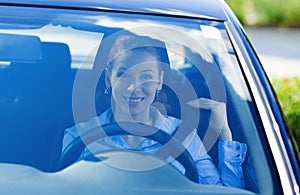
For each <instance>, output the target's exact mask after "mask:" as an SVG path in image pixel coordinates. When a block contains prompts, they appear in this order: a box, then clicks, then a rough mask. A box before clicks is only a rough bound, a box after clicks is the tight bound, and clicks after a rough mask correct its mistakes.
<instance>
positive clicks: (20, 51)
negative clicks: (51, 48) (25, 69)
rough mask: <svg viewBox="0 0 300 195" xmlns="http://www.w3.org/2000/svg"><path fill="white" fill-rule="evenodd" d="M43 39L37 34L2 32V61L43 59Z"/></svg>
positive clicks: (28, 61)
mask: <svg viewBox="0 0 300 195" xmlns="http://www.w3.org/2000/svg"><path fill="white" fill-rule="evenodd" d="M41 58H42V50H41V40H40V38H39V37H37V36H30V35H17V34H2V33H1V34H0V62H2V63H5V62H7V63H11V62H27V63H31V62H36V61H38V60H41Z"/></svg>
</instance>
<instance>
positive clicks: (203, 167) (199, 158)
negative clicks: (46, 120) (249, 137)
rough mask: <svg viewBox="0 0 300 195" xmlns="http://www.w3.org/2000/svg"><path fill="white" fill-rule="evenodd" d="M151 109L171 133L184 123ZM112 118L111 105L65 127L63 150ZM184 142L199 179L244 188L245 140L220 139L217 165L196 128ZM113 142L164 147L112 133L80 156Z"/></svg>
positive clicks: (161, 126) (141, 147)
mask: <svg viewBox="0 0 300 195" xmlns="http://www.w3.org/2000/svg"><path fill="white" fill-rule="evenodd" d="M151 113H152V114H153V115H155V116H156V117H155V118H156V120H155V125H154V126H155V127H157V128H158V129H161V130H163V131H165V132H167V133H168V134H173V133H174V132H175V131H176V129H177V127H178V126H179V125H180V124H181V120H180V119H177V118H174V117H171V116H163V115H162V114H161V113H160V112H159V111H158V110H157V109H155V108H152V109H151ZM111 118H112V110H111V109H108V110H107V111H105V112H104V113H103V114H101V115H100V116H97V117H94V118H92V119H90V120H89V121H88V122H85V123H80V124H77V125H75V126H73V127H71V128H68V129H66V130H65V134H64V139H63V150H64V149H65V148H66V147H67V146H68V144H69V143H71V142H72V141H73V140H74V139H75V138H77V137H78V136H79V135H80V134H82V133H84V132H85V131H87V130H89V129H92V128H94V127H97V126H100V125H103V124H108V123H111ZM182 144H183V145H184V146H185V147H186V148H187V150H188V151H189V153H190V154H191V156H192V158H193V159H194V162H195V164H196V167H197V170H198V175H199V183H201V184H210V185H225V186H231V187H237V188H244V185H245V184H244V174H243V169H242V163H243V162H244V160H245V156H246V152H247V146H246V144H243V143H239V142H237V141H218V154H219V168H217V167H216V166H215V164H214V163H213V162H212V159H211V157H210V156H209V155H208V154H207V152H206V150H205V148H204V145H203V143H202V141H201V139H200V137H199V136H198V134H197V130H196V129H193V130H192V131H191V132H189V134H188V136H186V137H185V139H184V140H183V142H182ZM112 146H114V147H119V148H124V149H129V150H132V149H134V150H135V151H144V152H154V151H156V150H157V149H159V148H160V147H161V144H160V143H157V142H156V141H154V140H150V139H144V140H143V141H141V143H139V144H138V145H136V146H135V148H132V146H130V145H128V143H127V142H126V141H125V140H124V139H123V137H122V136H119V135H118V136H111V137H106V138H103V139H101V140H98V141H97V142H95V143H93V144H90V145H89V147H88V148H85V150H84V151H83V152H82V154H81V155H80V157H79V159H78V160H81V159H84V158H85V157H86V156H89V155H91V154H96V153H97V152H99V151H105V150H109V149H111V147H112ZM171 163H172V164H173V165H174V166H175V167H176V168H177V169H178V170H180V171H181V172H182V173H184V172H185V169H184V167H183V166H182V165H181V164H180V163H178V162H177V161H172V162H171Z"/></svg>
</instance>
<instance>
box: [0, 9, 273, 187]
mask: <svg viewBox="0 0 300 195" xmlns="http://www.w3.org/2000/svg"><path fill="white" fill-rule="evenodd" d="M15 9H16V10H17V8H15ZM19 13H22V14H23V15H25V16H26V17H24V16H22V17H21V16H20V14H19ZM8 18H9V19H8ZM35 18H38V20H36V19H35ZM162 18H163V17H161V18H159V19H157V17H153V16H144V15H131V14H119V13H102V12H84V11H78V10H77V11H76V12H75V11H71V10H69V11H62V10H55V9H53V10H51V11H49V13H48V14H45V13H44V12H39V9H37V8H35V9H30V8H27V9H24V10H22V11H21V10H19V11H14V12H11V10H9V9H8V10H6V11H5V12H3V13H1V14H0V41H1V43H0V85H1V89H2V90H1V96H0V107H1V108H0V109H1V110H2V111H1V118H2V119H1V122H0V129H1V131H2V136H1V141H0V147H1V148H8V149H6V150H5V151H3V154H2V155H1V157H0V161H1V162H10V163H17V164H24V165H29V166H32V167H35V168H37V169H40V170H42V171H46V172H54V171H56V163H57V162H58V161H59V158H60V155H61V153H62V152H63V151H64V149H65V147H66V144H69V143H71V141H72V140H73V139H74V138H75V135H77V136H80V135H81V134H83V133H85V132H86V131H87V130H89V129H91V128H93V127H95V124H96V125H99V123H100V124H101V122H99V121H101V120H103V121H106V120H107V121H108V122H107V121H106V122H107V123H109V122H112V121H113V122H118V120H117V118H116V117H117V115H118V113H117V112H113V111H110V112H112V114H110V115H109V116H114V117H115V119H112V120H111V121H110V119H111V118H109V120H108V119H107V118H103V117H102V118H101V117H100V116H104V115H103V114H104V113H109V112H108V110H110V109H111V110H114V108H115V107H116V106H120V104H121V103H120V102H119V103H118V102H117V99H115V98H114V97H113V93H116V92H115V91H113V90H114V89H113V88H114V87H115V86H116V83H117V84H119V85H120V84H123V85H125V84H128V85H129V83H130V82H132V80H130V79H143V81H142V82H143V83H148V84H149V83H152V84H153V83H155V85H154V86H155V87H157V89H158V91H159V93H155V94H154V95H153V101H151V108H153V109H155V112H159V113H160V114H161V115H162V116H168V117H169V118H168V120H169V119H170V118H171V119H170V121H171V122H170V126H172V127H173V126H174V129H173V130H172V132H171V131H170V132H167V133H170V134H172V136H174V137H175V138H176V139H178V140H179V141H180V142H181V143H183V145H185V146H190V145H189V144H191V143H194V142H193V140H194V138H190V137H191V135H192V133H193V130H196V131H195V132H196V134H195V135H197V137H199V138H200V140H201V142H197V143H200V144H201V147H203V146H204V148H205V149H203V148H202V149H201V150H199V151H197V154H193V155H197V156H200V157H201V158H200V157H199V158H200V159H201V160H203V158H202V157H203V156H206V155H209V157H208V158H209V159H210V158H211V162H212V163H213V164H214V166H215V167H216V169H219V167H220V166H221V167H222V166H223V165H224V164H226V163H227V162H223V161H222V162H220V159H224V158H225V157H224V154H220V153H219V150H220V147H221V146H220V144H219V141H220V140H219V136H220V134H221V132H222V129H223V127H224V126H223V125H224V123H225V122H226V123H228V127H229V128H230V130H231V133H232V140H233V142H234V143H235V142H239V143H242V144H244V145H242V146H243V147H246V148H244V149H243V150H244V151H246V152H245V153H243V152H239V151H241V150H242V148H240V145H237V147H236V148H234V151H235V152H236V153H234V154H230V155H231V156H232V159H230V160H231V161H234V162H238V161H239V160H240V159H243V163H242V165H241V166H242V167H241V170H242V171H243V172H242V173H237V174H236V175H239V176H240V177H241V178H238V180H242V183H244V186H237V187H236V188H243V189H246V190H249V191H252V192H260V191H268V190H269V189H272V188H271V187H270V186H272V185H273V177H274V174H275V173H271V170H270V169H269V167H270V166H269V163H272V162H270V161H271V160H270V159H269V158H268V154H267V152H268V150H267V149H266V148H265V145H264V144H265V143H264V136H263V134H262V133H261V132H262V126H261V123H260V119H259V115H258V113H257V111H256V105H255V102H254V101H253V100H252V95H251V91H249V88H248V85H247V81H246V80H245V78H244V74H243V71H242V70H241V67H240V64H239V60H238V58H237V55H236V52H235V49H234V48H233V46H232V43H231V41H230V38H229V36H228V33H227V30H226V26H225V24H224V23H223V22H218V21H214V20H200V19H193V20H192V19H187V18H163V19H162ZM122 36H127V37H130V36H133V37H143V38H145V39H147V40H151V41H150V42H151V43H150V42H147V41H146V42H145V43H139V44H140V45H137V46H132V47H128V48H126V49H127V50H138V49H137V48H139V47H141V48H143V47H150V46H151V47H152V46H153V47H157V48H160V49H161V48H163V49H164V50H165V51H166V53H165V54H166V55H165V54H164V55H165V56H164V59H160V62H161V63H162V64H163V65H162V69H160V68H159V69H158V70H156V68H155V69H153V66H155V62H153V61H152V60H149V61H151V62H152V63H150V64H147V65H145V66H143V68H142V69H141V68H136V69H135V68H132V67H131V66H130V67H127V66H125V67H126V70H123V71H122V72H120V71H119V69H118V70H116V74H115V75H116V76H117V77H118V78H117V79H116V81H115V83H114V82H112V80H113V78H112V77H113V76H114V74H113V73H114V71H115V70H111V69H112V67H110V66H109V65H108V64H110V63H111V62H112V61H114V63H115V61H117V62H118V63H116V64H114V65H113V67H115V66H119V64H126V63H125V62H124V61H125V57H123V58H124V59H123V58H120V59H119V55H121V54H114V55H115V56H113V57H110V55H112V54H111V48H112V47H113V45H114V44H115V43H116V41H118V40H119V37H122ZM161 43H163V46H162V45H161ZM136 52H137V53H138V54H139V55H141V56H143V53H142V52H143V51H136ZM139 52H141V53H139ZM122 55H123V54H122ZM126 55H127V54H126ZM128 55H129V54H128ZM130 55H131V54H130ZM139 55H136V56H137V57H136V58H133V59H132V63H137V64H142V63H143V61H139V60H140V59H147V57H143V58H142V57H140V58H138V56H139ZM162 55H163V54H162ZM121 57H122V56H121ZM126 59H127V57H126ZM166 59H167V60H166ZM130 62H131V61H130ZM145 67H147V68H148V69H146V70H149V69H150V70H151V71H152V72H153V71H154V72H155V71H158V72H160V73H161V72H163V77H160V76H158V77H156V76H153V75H152V72H151V74H150V75H149V74H148V73H147V74H144V73H143V72H145V70H144V68H145ZM107 69H109V70H107ZM123 69H124V67H123ZM109 71H110V72H109ZM108 72H109V73H108ZM141 72H142V73H141ZM105 74H107V75H105ZM132 75H138V76H132ZM158 75H161V74H158ZM161 78H162V79H161ZM107 83H110V85H108V84H107ZM160 84H161V86H160ZM108 86H109V87H108ZM126 87H127V89H128V86H126ZM109 90H110V91H109ZM149 93H150V92H149ZM149 93H148V94H147V93H146V92H144V95H140V96H139V95H135V96H130V97H127V101H128V102H130V104H131V105H132V106H135V107H137V104H138V102H139V101H144V100H145V99H146V95H145V94H147V95H149ZM151 93H152V91H151ZM112 102H115V104H114V105H112ZM116 102H117V103H116ZM212 105H213V106H216V107H219V106H220V105H221V107H222V106H223V107H224V108H225V112H224V113H223V115H222V117H220V116H219V114H218V112H213V111H212V109H211V107H207V106H212ZM153 112H154V111H153ZM105 116H108V115H105ZM138 116H141V114H139V115H138ZM216 117H218V119H220V120H221V121H219V120H216ZM96 119H97V120H96ZM177 119H178V120H177ZM95 120H96V122H95ZM135 120H136V119H132V120H131V122H132V121H135ZM151 120H153V119H151ZM216 121H219V122H218V123H216ZM119 122H124V121H123V120H120V121H119ZM145 123H147V121H146V122H145ZM73 127H76V133H77V134H76V133H75V134H74V132H73V131H75V130H74V129H72V128H73ZM163 127H164V126H163ZM212 129H214V130H212ZM68 133H69V134H68ZM66 134H67V136H69V137H67V138H66V137H65V136H66ZM195 135H194V134H193V136H195ZM72 136H73V137H72ZM139 136H140V135H139ZM123 141H124V140H123V139H122V143H123ZM109 142H115V143H118V144H120V139H119V138H117V137H113V138H109ZM126 143H129V142H126ZM149 143H150V142H149ZM151 143H152V144H153V140H152V142H151ZM195 143H196V142H195ZM123 144H124V143H123ZM104 145H105V144H104ZM108 145H109V144H108ZM122 146H124V145H122ZM101 147H104V146H103V144H102V145H101ZM101 147H100V148H99V146H97V145H95V144H90V145H89V146H87V148H86V150H88V152H90V153H92V154H93V153H94V154H96V153H97V152H99V150H100V149H101V150H102V149H103V148H101ZM105 147H106V145H105ZM135 147H136V146H135ZM191 147H192V146H191ZM195 147H196V146H195ZM201 147H200V146H199V148H201ZM125 148H126V147H125ZM127 149H128V148H127ZM105 150H106V148H105ZM81 155H83V153H82V154H81ZM176 155H180V154H179V153H178V154H176ZM176 155H175V156H176ZM77 158H80V157H78V156H77ZM75 160H76V159H75ZM166 161H167V162H168V161H169V160H168V159H167V160H166ZM74 163H75V162H74ZM231 163H232V162H231ZM233 164H234V163H233ZM111 165H112V166H113V167H117V168H121V169H122V168H123V169H134V168H132V167H129V168H128V167H127V166H126V167H123V166H124V165H123V164H122V162H121V163H116V164H113V163H112V164H111ZM151 166H152V165H151ZM176 166H178V167H180V170H181V171H182V170H183V169H182V166H180V165H176V163H175V167H176ZM224 166H227V165H224ZM154 168H157V167H154ZM154 168H153V169H154ZM145 169H147V170H148V169H150V168H149V167H146V168H145ZM183 172H184V171H183ZM229 172H230V170H229V171H228V170H227V173H228V174H229ZM201 174H202V173H201ZM231 187H235V186H231Z"/></svg>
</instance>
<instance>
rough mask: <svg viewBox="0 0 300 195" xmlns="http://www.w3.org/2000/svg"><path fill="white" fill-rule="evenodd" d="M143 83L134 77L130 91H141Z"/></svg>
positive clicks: (129, 86)
mask: <svg viewBox="0 0 300 195" xmlns="http://www.w3.org/2000/svg"><path fill="white" fill-rule="evenodd" d="M141 86H142V83H141V82H140V81H139V80H138V79H137V78H134V79H132V81H131V82H130V84H129V85H128V88H127V90H128V91H130V92H139V91H140V90H141Z"/></svg>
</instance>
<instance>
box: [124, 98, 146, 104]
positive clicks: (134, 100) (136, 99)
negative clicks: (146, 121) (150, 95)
mask: <svg viewBox="0 0 300 195" xmlns="http://www.w3.org/2000/svg"><path fill="white" fill-rule="evenodd" d="M143 99H144V98H129V99H128V101H129V103H138V102H141V101H143Z"/></svg>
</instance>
